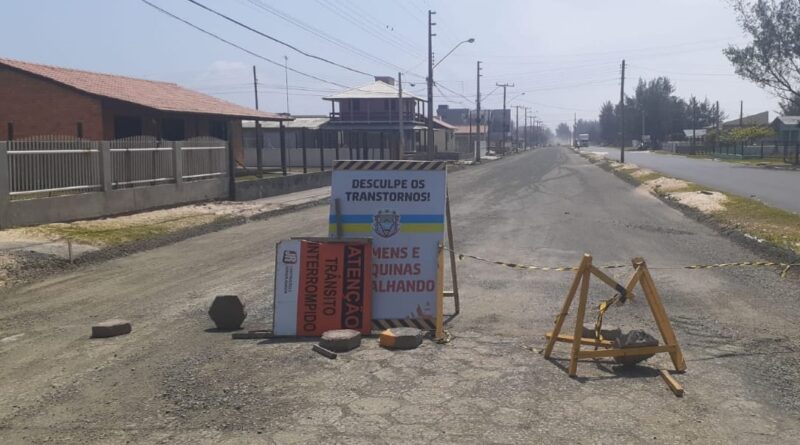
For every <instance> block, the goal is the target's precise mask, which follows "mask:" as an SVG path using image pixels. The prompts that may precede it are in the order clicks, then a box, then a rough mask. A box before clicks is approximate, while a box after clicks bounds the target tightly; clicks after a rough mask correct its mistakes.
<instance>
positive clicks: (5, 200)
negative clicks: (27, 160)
mask: <svg viewBox="0 0 800 445" xmlns="http://www.w3.org/2000/svg"><path fill="white" fill-rule="evenodd" d="M10 192H11V172H10V171H9V170H8V142H0V229H5V228H7V227H9V225H10V222H9V220H8V206H9V202H10V201H11V199H10V196H9V193H10Z"/></svg>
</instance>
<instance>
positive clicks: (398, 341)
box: [378, 328, 424, 349]
mask: <svg viewBox="0 0 800 445" xmlns="http://www.w3.org/2000/svg"><path fill="white" fill-rule="evenodd" d="M423 337H424V333H423V332H422V331H421V330H419V329H416V328H392V329H387V330H385V331H383V332H381V334H380V335H379V336H378V344H379V345H381V346H383V347H384V348H388V349H416V348H417V347H419V345H421V344H422V338H423Z"/></svg>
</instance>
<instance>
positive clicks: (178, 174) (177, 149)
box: [172, 141, 183, 188]
mask: <svg viewBox="0 0 800 445" xmlns="http://www.w3.org/2000/svg"><path fill="white" fill-rule="evenodd" d="M182 147H183V144H182V143H181V142H179V141H174V142H173V143H172V175H173V176H174V177H175V186H177V187H178V188H180V187H181V185H182V184H183V153H182V151H181V148H182Z"/></svg>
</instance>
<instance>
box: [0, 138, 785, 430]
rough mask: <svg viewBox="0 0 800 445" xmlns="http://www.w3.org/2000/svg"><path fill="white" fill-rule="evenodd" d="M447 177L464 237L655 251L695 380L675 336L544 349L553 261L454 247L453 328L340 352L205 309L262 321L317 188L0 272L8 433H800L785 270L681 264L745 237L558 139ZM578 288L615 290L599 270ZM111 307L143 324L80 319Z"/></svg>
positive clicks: (0, 387) (315, 224)
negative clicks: (39, 275)
mask: <svg viewBox="0 0 800 445" xmlns="http://www.w3.org/2000/svg"><path fill="white" fill-rule="evenodd" d="M449 187H450V192H451V197H452V200H453V217H454V225H455V235H456V241H457V246H456V247H457V249H458V250H460V251H463V252H467V253H472V254H476V255H479V256H484V257H487V258H492V259H501V260H508V261H514V262H520V263H528V264H539V265H547V266H554V265H563V264H567V265H572V264H575V263H577V262H578V261H579V259H580V256H581V255H582V254H583V253H584V252H591V253H592V254H594V258H595V262H596V263H597V264H611V263H627V262H628V261H629V260H630V258H631V257H634V256H643V257H645V259H646V260H647V261H648V264H649V265H650V266H651V267H652V268H653V274H654V278H655V281H656V284H657V286H658V287H659V290H660V291H661V295H662V296H663V299H664V302H665V305H666V310H667V311H668V313H669V315H670V318H671V320H672V323H673V324H674V327H675V329H676V332H677V336H678V339H679V341H680V342H681V344H682V346H683V350H684V354H685V356H686V360H687V364H688V371H687V373H685V374H683V375H679V376H677V378H678V380H680V381H681V382H682V383H683V384H684V386H685V387H686V396H685V397H684V398H682V399H678V398H676V397H675V396H673V395H672V393H671V392H669V391H668V390H667V389H666V386H665V385H664V383H663V382H662V381H661V379H660V377H659V376H658V373H657V369H658V368H660V367H668V366H669V360H668V359H667V358H666V357H662V356H657V357H654V358H652V359H650V360H648V361H647V362H645V364H644V366H640V367H637V368H634V369H633V370H624V369H622V368H619V367H617V366H615V365H614V364H613V363H612V362H609V361H606V360H600V361H597V362H592V361H585V362H581V363H580V365H579V367H578V373H579V376H580V378H578V379H570V378H569V377H568V376H567V375H566V373H565V371H564V367H565V366H566V364H567V360H566V357H567V354H568V348H567V347H566V346H565V345H560V346H558V347H557V348H556V351H555V353H554V358H555V359H554V360H552V361H548V360H545V359H543V358H542V357H541V355H539V354H538V353H537V352H536V349H538V348H541V347H542V345H543V338H542V335H543V333H544V332H545V331H547V330H549V329H551V328H552V322H553V318H554V316H555V315H556V313H557V312H558V311H559V307H560V305H561V303H562V299H563V296H564V294H565V293H566V291H567V287H568V285H569V282H570V280H571V278H572V277H571V275H570V274H569V273H564V272H532V271H520V270H512V269H509V268H505V267H501V266H497V265H492V264H486V263H480V262H476V261H470V260H464V261H462V262H460V263H459V273H460V277H461V292H462V314H461V315H460V316H458V317H457V318H455V320H453V322H452V323H451V324H450V325H449V327H448V329H449V330H450V332H452V333H453V335H454V336H455V337H454V339H453V340H452V342H451V343H449V344H447V345H437V344H435V343H432V342H426V343H425V344H424V345H423V346H422V347H420V348H419V349H417V350H414V351H408V352H391V351H387V350H383V349H380V348H379V347H378V346H377V344H376V343H377V341H376V340H374V339H367V340H365V342H364V345H363V346H362V347H361V348H360V349H358V350H356V351H354V352H351V353H347V354H342V355H340V356H339V358H338V359H337V360H333V361H332V360H327V359H325V358H323V357H321V356H319V355H317V354H315V353H313V352H311V344H310V343H308V342H304V341H297V342H292V341H283V342H273V341H241V340H240V341H233V340H231V338H230V335H229V334H227V333H219V332H214V331H213V330H209V328H210V327H211V323H210V321H209V320H208V318H207V315H206V310H207V306H208V304H209V303H210V301H211V299H212V297H213V296H214V295H216V294H221V293H235V294H238V295H240V296H242V298H243V299H244V300H245V301H246V303H247V305H248V312H249V319H248V320H249V322H250V323H251V325H252V324H256V323H261V324H269V321H268V320H270V319H271V309H270V307H271V283H272V261H273V260H274V256H273V255H274V250H273V249H274V245H275V242H276V241H278V240H280V239H283V238H287V237H289V236H303V235H307V236H315V235H316V236H319V235H324V234H325V232H326V229H325V228H326V221H327V208H325V207H324V206H322V207H317V208H311V209H307V210H303V211H299V212H296V213H291V214H286V215H282V216H279V217H275V218H272V219H269V220H266V221H262V222H255V223H249V224H246V225H243V226H239V227H234V228H231V229H227V230H224V231H220V232H216V233H212V234H208V235H205V236H201V237H197V238H193V239H189V240H186V241H182V242H179V243H177V244H174V245H172V246H167V247H162V248H158V249H155V250H152V251H148V252H142V253H138V254H135V255H132V256H129V257H125V258H119V259H116V260H112V261H108V262H106V263H102V264H97V265H93V266H88V267H84V268H80V269H77V270H75V271H72V272H69V273H65V274H62V275H59V276H54V277H51V278H48V279H44V280H41V281H39V282H37V283H35V284H31V285H27V286H23V287H19V288H15V289H9V290H5V291H3V292H2V293H0V442H2V443H46V442H53V443H103V444H105V443H169V444H198V443H214V444H218V443H223V444H228V443H230V444H233V443H237V444H238V443H267V444H285V443H286V444H288V443H332V444H333V443H342V444H344V443H347V444H358V443H365V444H375V443H436V444H447V443H454V444H455V443H457V444H469V443H474V444H485V443H520V444H529V443H566V444H575V443H667V444H669V443H675V444H684V443H703V444H709V443H720V444H722V443H756V444H759V443H764V444H774V443H798V437H800V423H799V422H798V416H800V360H798V354H800V339H799V338H798V330H797V320H798V318H799V317H798V316H799V315H800V307H798V305H797V301H798V298H800V286H798V277H797V274H792V276H791V277H790V278H788V279H784V280H781V279H780V278H779V276H778V273H777V271H775V270H773V269H736V270H733V269H715V270H702V271H690V270H683V269H679V268H677V267H679V266H681V265H686V264H694V263H717V262H728V261H735V260H743V259H751V258H753V254H752V253H751V252H749V251H747V250H746V249H744V248H742V247H740V246H738V245H736V244H734V243H733V242H731V241H729V240H728V239H727V238H725V237H723V236H721V235H719V234H717V233H715V232H714V231H712V230H711V229H709V228H707V227H705V226H703V225H701V224H699V223H697V222H695V221H693V220H690V219H688V218H686V217H684V216H683V215H682V214H681V213H679V212H678V211H676V210H674V209H672V208H670V207H668V206H666V205H664V204H663V203H661V202H660V201H658V200H656V199H655V198H653V197H651V196H649V195H646V194H643V193H641V192H639V191H636V189H634V188H633V187H631V186H630V185H628V184H626V183H624V182H622V181H621V180H619V179H618V178H616V177H614V176H613V175H611V174H609V173H607V172H605V171H602V170H601V169H600V168H598V167H596V166H594V165H591V164H589V163H588V162H586V161H585V160H583V159H582V158H580V157H578V156H576V155H574V154H572V153H570V152H569V151H568V150H566V149H558V148H545V149H539V150H536V151H533V152H528V153H524V154H520V155H516V156H513V157H510V158H506V159H502V160H499V161H496V162H491V163H487V164H484V165H482V166H478V167H473V168H469V169H466V170H462V171H458V172H455V173H453V174H452V175H451V176H450V178H449ZM612 272H614V275H615V276H616V277H618V278H619V279H622V278H624V277H625V276H627V274H628V273H629V271H628V270H621V269H614V270H612ZM590 296H591V302H592V303H593V304H596V303H597V302H598V301H599V299H601V298H607V297H609V296H610V292H609V289H608V288H607V287H605V286H601V285H598V284H597V283H593V285H592V287H591V289H590ZM446 309H448V310H452V307H450V304H449V303H448V306H447V308H446ZM592 314H593V311H590V313H589V316H592ZM111 317H124V318H128V319H130V320H131V321H132V322H133V326H134V328H133V333H132V334H130V335H127V336H122V337H116V338H113V339H107V340H90V339H88V335H89V326H90V325H91V324H92V322H94V321H98V320H104V319H107V318H111ZM570 320H571V318H570V319H568V322H567V326H569V322H570ZM650 320H651V317H650V314H649V311H648V309H647V307H646V305H645V304H644V302H643V300H642V299H641V298H637V299H636V300H634V301H632V302H630V303H629V304H626V305H625V306H622V307H614V308H612V309H611V310H610V311H609V312H608V313H607V314H606V320H605V323H606V325H617V326H620V327H622V328H624V329H629V328H634V327H635V328H644V329H646V330H648V331H649V332H651V333H652V334H656V333H657V331H656V329H655V327H654V325H653V323H652V322H651V321H650ZM532 348H533V350H532Z"/></svg>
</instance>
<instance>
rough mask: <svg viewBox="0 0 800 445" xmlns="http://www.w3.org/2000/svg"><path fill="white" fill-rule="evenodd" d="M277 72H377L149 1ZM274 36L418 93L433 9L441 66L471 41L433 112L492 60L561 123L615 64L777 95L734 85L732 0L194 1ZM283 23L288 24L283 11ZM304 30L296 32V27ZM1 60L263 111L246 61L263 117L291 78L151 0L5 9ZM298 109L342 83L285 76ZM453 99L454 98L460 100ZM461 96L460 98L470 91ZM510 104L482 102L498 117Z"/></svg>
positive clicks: (752, 99) (489, 69)
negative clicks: (114, 77)
mask: <svg viewBox="0 0 800 445" xmlns="http://www.w3.org/2000/svg"><path fill="white" fill-rule="evenodd" d="M150 1H151V2H152V3H154V4H156V5H158V6H160V7H162V8H164V9H166V10H168V11H170V12H172V13H174V14H175V15H178V16H180V17H183V18H185V19H186V20H189V21H191V22H193V23H195V24H196V25H198V26H200V27H203V28H205V29H207V30H209V31H211V32H214V33H217V34H219V35H220V36H221V37H224V38H225V39H228V40H230V41H233V42H235V43H237V44H239V45H241V46H243V47H245V48H247V49H249V50H250V51H252V52H255V53H258V54H260V55H262V56H264V57H266V58H269V59H272V60H274V61H276V62H278V63H279V64H282V63H283V61H284V56H288V65H289V66H290V67H291V68H294V69H296V70H299V71H302V72H305V73H308V74H311V75H314V76H316V77H320V78H322V79H324V80H327V81H329V82H333V83H335V84H340V85H345V86H360V85H363V84H366V83H369V82H370V81H371V78H370V77H368V76H366V75H362V74H356V73H353V72H350V71H347V70H345V69H342V68H338V67H335V66H332V65H328V64H326V63H323V62H320V61H316V60H312V59H309V58H307V57H304V56H302V55H300V54H298V53H296V52H294V51H292V50H290V49H289V48H286V47H284V46H281V45H279V44H277V43H275V42H271V41H269V40H267V39H266V38H264V37H261V36H258V35H256V34H254V33H252V32H250V31H247V30H245V29H242V28H240V27H238V26H236V25H234V24H232V23H229V22H226V21H225V20H224V19H222V18H219V17H217V16H214V15H213V14H212V13H210V12H207V11H204V10H202V9H200V8H199V7H197V6H195V5H193V4H191V3H189V2H188V1H187V0H150ZM197 1H199V2H200V3H203V4H206V5H208V6H209V7H211V8H214V9H217V10H219V11H221V12H224V13H225V14H227V15H229V16H231V17H233V18H236V19H238V20H240V21H242V22H244V23H246V24H248V25H250V26H252V27H253V28H256V29H258V30H260V31H262V32H264V33H266V34H269V35H272V36H274V37H277V38H279V39H282V40H285V41H286V42H288V43H291V44H293V45H295V46H297V47H298V48H300V49H302V50H304V51H306V52H309V53H313V54H316V55H319V56H323V57H326V58H328V59H331V60H333V61H335V62H337V63H340V64H342V65H347V66H350V67H352V68H354V69H357V70H359V71H363V72H366V73H370V74H377V75H391V76H395V77H396V75H397V72H398V71H399V70H400V69H402V70H403V71H404V72H407V73H406V74H404V75H403V77H404V80H406V81H407V82H411V83H414V84H415V85H414V86H412V85H406V88H407V89H409V90H411V91H413V92H415V93H418V94H419V95H424V92H425V90H424V76H425V74H426V65H425V61H426V51H427V37H426V31H427V10H428V9H433V10H435V11H436V15H435V22H436V23H437V26H435V27H434V29H435V32H436V34H437V36H436V37H434V51H435V53H436V54H437V55H438V56H439V57H442V56H444V54H446V53H447V52H448V51H449V50H450V49H451V48H452V47H453V46H454V45H455V44H456V43H458V42H460V41H462V40H465V39H467V38H470V37H474V38H475V39H476V41H475V43H474V44H471V45H470V44H464V45H462V46H461V47H459V48H458V49H457V50H456V51H455V52H454V53H453V55H452V56H450V57H448V58H447V60H445V61H444V62H443V63H442V64H441V65H440V66H439V67H438V68H437V69H436V72H435V74H434V78H435V79H436V80H437V83H438V84H439V85H441V86H442V88H441V92H439V91H436V93H435V100H434V102H435V103H436V105H438V104H440V103H449V104H450V105H451V106H453V107H464V106H467V105H468V106H470V107H474V99H475V86H476V85H475V62H476V61H477V60H481V61H482V62H483V75H484V77H483V78H482V86H481V91H482V95H486V94H488V93H490V92H491V91H492V90H494V89H495V86H494V85H495V83H496V82H509V83H514V84H515V87H514V88H509V90H508V98H509V99H511V98H513V97H515V96H517V95H519V94H520V93H522V92H525V94H524V95H522V96H519V97H516V98H515V100H514V101H513V102H512V103H511V104H512V105H525V106H530V107H533V109H535V110H536V114H537V115H538V116H539V117H540V118H541V119H542V120H543V121H544V122H545V123H546V124H547V125H549V126H551V128H554V127H555V125H557V124H558V122H561V121H571V120H572V116H573V112H575V113H577V114H578V117H579V118H590V119H594V118H596V117H597V114H598V110H599V108H600V105H601V104H602V102H603V101H605V100H612V101H615V102H616V101H618V100H619V65H620V61H621V60H622V59H623V58H625V59H626V60H627V63H628V70H627V81H626V92H628V93H629V94H632V93H633V90H634V87H635V85H636V81H637V79H638V78H639V77H643V78H645V79H649V78H652V77H655V76H658V75H667V76H669V77H670V78H671V79H672V80H673V81H674V83H675V84H676V85H677V93H678V94H679V95H681V96H684V97H688V96H689V95H690V94H695V95H697V96H699V97H700V98H703V97H708V98H709V99H711V100H719V101H720V105H721V107H722V109H723V110H724V111H726V112H727V113H728V114H729V115H731V116H738V112H739V101H740V100H743V101H744V111H745V114H752V113H756V112H760V111H764V110H769V111H770V114H771V116H772V115H774V111H775V110H776V109H777V108H778V107H777V103H776V99H775V98H774V97H772V96H771V95H770V94H769V93H767V92H765V91H762V90H761V89H759V88H758V87H756V86H755V85H753V84H751V83H749V82H747V81H745V80H741V79H739V78H738V77H737V76H736V75H735V74H734V72H733V68H732V67H731V65H730V64H729V63H728V61H727V59H726V58H725V57H724V56H723V55H722V52H721V51H722V49H723V48H724V47H725V46H726V45H727V44H728V43H742V42H744V41H746V40H745V36H744V35H743V34H742V32H741V30H740V29H739V27H738V25H737V23H736V19H735V16H734V14H733V11H732V10H731V9H730V7H729V6H728V4H727V2H725V1H723V0H669V1H665V0H658V1H656V0H604V1H597V0H585V1H570V0H551V1H538V0H537V1H533V0H527V1H522V0H520V1H510V0H508V1H503V0H494V1H491V2H487V1H485V0H484V1H473V0H458V1H455V0H449V1H444V0H405V1H387V0H352V1H345V0H292V1H288V0H285V1H275V0H225V1H223V0H197ZM281 15H282V16H283V17H284V18H281V17H280V16H281ZM290 22H294V23H290ZM0 42H3V44H2V46H0V48H2V50H0V57H6V58H13V59H20V60H26V61H31V62H38V63H46V64H52V65H60V66H67V67H72V68H80V69H87V70H93V71H102V72H109V73H114V74H124V75H130V76H136V77H146V78H151V79H157V80H165V81H172V82H177V83H179V84H182V85H184V86H187V87H191V88H194V89H198V90H200V91H203V92H206V93H209V94H212V95H215V96H218V97H221V98H223V99H227V100H230V101H233V102H237V103H240V104H243V105H248V106H253V88H252V66H253V65H255V66H256V67H257V69H258V76H259V82H260V84H261V85H260V87H259V90H260V93H259V94H260V103H261V109H262V110H269V111H276V112H283V111H286V97H285V92H284V89H283V88H284V81H285V78H284V69H283V68H282V67H281V66H275V65H272V64H270V63H269V62H266V61H264V60H262V59H259V58H257V57H254V56H252V55H250V54H247V53H244V52H242V51H241V50H239V49H236V48H233V47H231V46H228V45H226V44H225V43H222V42H219V41H217V40H215V39H213V38H212V37H209V36H207V35H205V34H202V33H201V32H199V31H197V30H195V29H192V28H190V27H189V26H187V25H185V24H183V23H180V22H177V21H176V20H174V19H172V18H170V17H168V16H165V15H164V14H162V13H160V12H158V11H156V10H154V9H153V8H151V7H150V6H147V5H146V4H145V3H143V2H142V1H141V0H70V1H66V0H6V1H5V2H4V11H3V25H2V26H0ZM289 87H290V111H291V112H292V113H293V114H324V113H327V112H328V111H329V110H330V105H329V103H328V102H326V101H323V100H321V97H322V96H324V95H326V94H329V93H330V92H333V91H336V90H339V89H341V88H340V87H337V86H335V85H331V84H329V83H323V82H321V81H318V80H313V79H310V78H307V77H303V76H301V75H299V74H296V73H292V72H290V73H289ZM456 93H457V94H456ZM460 95H461V96H460ZM501 104H502V94H501V90H500V91H495V92H494V93H492V94H491V95H489V96H488V97H487V98H485V99H484V104H483V107H484V108H499V107H500V106H501Z"/></svg>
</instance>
